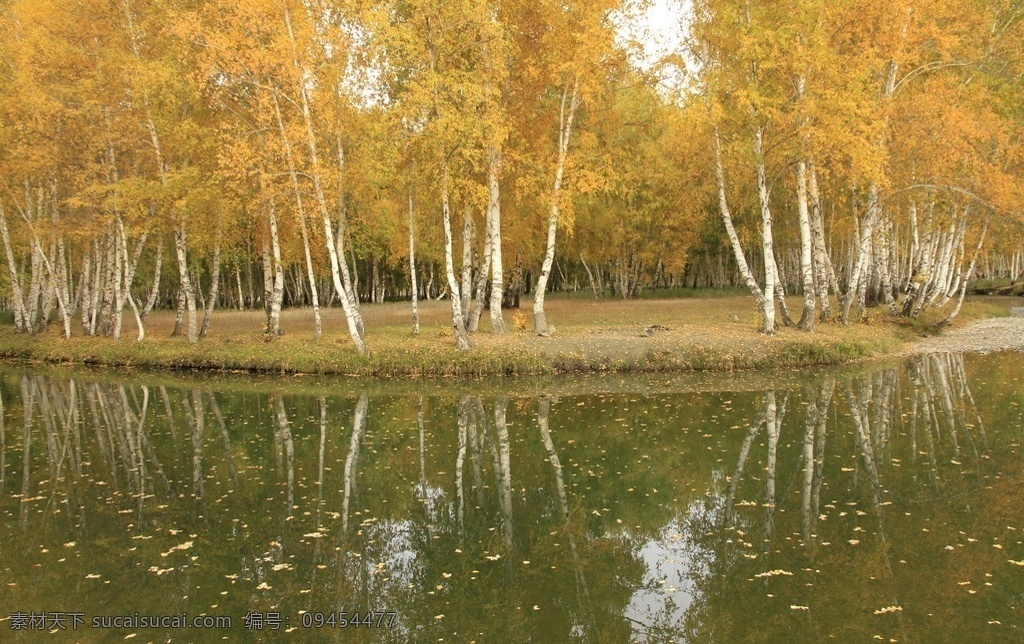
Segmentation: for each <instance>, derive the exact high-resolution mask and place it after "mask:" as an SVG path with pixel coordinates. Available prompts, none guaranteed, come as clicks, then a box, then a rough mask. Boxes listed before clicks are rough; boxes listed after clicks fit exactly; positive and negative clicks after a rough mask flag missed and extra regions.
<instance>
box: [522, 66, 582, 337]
mask: <svg viewBox="0 0 1024 644" xmlns="http://www.w3.org/2000/svg"><path fill="white" fill-rule="evenodd" d="M579 84H580V83H579V77H578V76H574V77H573V84H572V90H570V89H569V85H568V82H567V83H566V84H565V85H564V86H563V87H562V100H561V104H560V106H559V113H558V161H557V163H556V165H555V181H554V185H553V186H552V188H551V204H550V211H549V213H548V238H547V245H546V247H545V251H544V262H543V263H542V264H541V269H540V277H538V278H537V285H536V288H535V290H534V296H533V330H534V333H536V334H537V335H539V336H542V337H547V336H548V335H550V333H549V330H548V321H547V315H546V314H545V312H544V294H545V292H546V291H547V287H548V277H549V276H550V275H551V266H552V264H553V263H554V261H555V235H556V234H557V231H558V214H559V201H560V199H561V198H562V178H563V176H564V173H565V158H566V155H567V154H568V152H569V139H570V137H571V135H572V123H573V119H574V118H575V117H576V109H577V107H579ZM567 103H568V105H567Z"/></svg>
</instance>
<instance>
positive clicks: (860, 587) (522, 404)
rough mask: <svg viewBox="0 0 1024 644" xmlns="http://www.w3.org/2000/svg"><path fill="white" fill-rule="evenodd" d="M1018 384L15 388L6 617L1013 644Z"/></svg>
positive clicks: (917, 366) (1000, 368)
mask: <svg viewBox="0 0 1024 644" xmlns="http://www.w3.org/2000/svg"><path fill="white" fill-rule="evenodd" d="M1020 369H1021V367H1020V363H1019V361H1014V360H1013V359H1012V358H1010V357H1006V356H1002V357H1000V356H994V357H987V358H971V359H970V360H969V361H968V363H967V364H965V361H964V359H963V358H962V357H960V356H956V355H929V356H923V357H920V358H916V359H914V360H911V361H909V362H908V363H907V364H905V365H902V366H898V367H890V368H884V369H875V370H865V371H863V372H861V373H854V374H852V375H842V376H838V375H828V374H826V375H822V376H820V377H817V378H814V379H809V380H805V381H802V382H798V383H796V384H795V385H793V386H789V385H787V386H782V385H779V384H776V385H775V386H774V387H772V388H767V389H760V388H757V387H753V388H751V387H745V386H743V382H742V381H736V382H735V383H734V385H735V386H734V387H733V388H732V390H731V391H714V390H707V389H703V390H701V389H696V390H695V389H686V388H678V387H676V386H674V385H672V384H671V383H670V384H665V385H657V386H652V385H651V384H649V383H646V382H645V381H643V380H642V379H630V378H622V379H620V380H618V381H616V382H614V383H613V382H608V383H605V384H601V383H600V382H596V381H595V382H594V383H593V384H590V383H588V386H590V387H591V388H590V391H591V392H592V393H579V392H576V391H573V390H572V389H571V388H569V389H564V388H563V389H562V390H560V391H558V390H557V389H558V387H557V383H556V385H555V387H554V389H555V391H549V390H546V389H545V388H543V387H542V388H540V390H539V391H538V388H537V387H534V388H533V389H532V390H531V391H524V392H519V393H517V391H516V387H515V386H513V387H509V386H507V385H505V384H503V385H500V386H498V387H494V386H489V385H486V384H483V385H481V386H480V387H479V388H476V389H475V388H474V387H475V386H474V385H470V384H459V385H456V386H452V387H450V389H451V391H450V392H448V391H436V392H434V393H431V392H429V391H424V392H418V393H414V394H413V395H408V394H407V393H405V392H402V391H399V390H395V391H391V390H389V389H388V388H386V387H384V388H381V387H382V386H380V385H373V386H370V385H367V386H366V387H367V389H366V390H357V391H354V392H349V393H346V392H344V391H342V392H332V390H331V389H330V388H324V387H318V388H309V387H307V388H306V389H304V390H303V389H301V388H300V389H299V390H292V389H289V388H288V387H285V386H284V383H271V384H269V385H261V384H259V383H255V384H251V385H247V384H242V385H239V384H230V383H228V384H227V385H225V388H223V389H220V388H219V387H220V385H219V383H214V386H211V384H210V383H209V382H198V381H192V382H183V383H182V384H181V385H180V386H175V385H173V384H171V383H170V382H169V381H167V380H162V381H160V382H156V383H151V382H148V381H146V379H144V378H140V379H138V380H137V381H135V382H132V383H130V384H129V383H111V382H108V381H104V380H102V379H100V378H96V377H94V376H92V377H91V376H81V377H79V376H75V377H66V376H51V375H42V374H36V373H22V372H13V371H4V372H0V518H2V522H0V529H2V530H3V534H2V535H0V537H2V538H0V560H2V561H4V562H6V563H5V564H4V565H5V570H4V574H5V578H7V579H9V580H10V581H9V582H8V584H9V585H8V586H7V588H8V590H7V594H8V596H9V599H10V600H11V601H10V602H5V603H10V605H12V606H19V607H23V609H24V610H46V609H50V610H54V609H55V607H54V606H53V605H51V603H52V602H54V601H59V602H60V603H61V604H62V605H66V606H74V607H76V608H75V609H76V610H77V609H78V607H81V608H82V609H86V610H87V611H92V612H94V613H96V614H100V613H103V612H104V611H106V612H110V610H111V608H112V607H113V608H115V609H116V610H117V612H131V611H135V610H138V611H140V612H147V613H152V612H154V610H155V607H157V606H161V607H163V610H165V611H166V610H170V609H173V610H178V611H187V612H190V613H195V614H198V613H200V612H203V611H206V612H217V613H230V614H235V615H236V616H240V615H243V614H244V613H245V612H247V611H249V610H264V611H269V610H277V611H280V612H282V614H285V615H290V616H291V619H292V620H293V621H292V623H293V625H294V624H297V623H298V620H299V615H300V611H320V612H323V611H338V610H345V611H350V612H351V611H354V610H356V609H360V610H366V609H378V610H394V611H396V612H397V613H398V614H399V615H398V622H397V624H396V626H395V628H394V629H393V630H379V631H378V630H372V631H366V632H365V633H364V635H365V636H367V637H369V638H370V639H378V640H381V641H394V640H395V639H409V640H427V639H433V640H436V639H438V638H448V639H466V640H469V639H476V640H478V641H485V640H496V639H499V640H501V639H510V638H511V639H513V640H517V639H522V640H527V639H534V640H542V641H587V642H599V641H623V640H629V639H635V640H641V641H677V640H679V639H684V640H688V641H722V640H748V639H751V638H753V637H755V636H756V637H757V638H760V639H779V638H787V639H792V638H796V639H825V638H828V637H836V638H840V639H865V638H868V639H869V638H871V637H873V636H874V635H879V636H882V637H884V638H886V639H888V638H890V637H891V638H895V639H899V640H903V639H935V638H938V639H943V638H944V637H947V636H953V635H955V637H956V638H957V639H961V638H963V637H977V638H984V639H986V640H993V639H999V638H1000V637H1003V636H1006V637H1007V639H1012V637H1009V635H1012V634H1013V633H1016V632H1017V631H1016V630H1014V629H1017V628H1019V627H1020V620H1019V618H1018V617H1017V610H1018V605H1019V603H1020V594H1019V590H1014V589H1019V583H1018V582H1019V580H1017V581H1014V580H1015V579H1016V578H1015V577H1013V573H1014V572H1015V569H1014V565H1013V564H1012V563H1010V564H1008V563H1007V561H1008V560H1009V561H1011V562H1012V561H1022V560H1024V547H1022V546H1021V544H1020V543H1019V541H1018V540H1017V538H1015V535H1014V532H1013V530H1011V528H1017V529H1024V526H1021V525H1017V524H1019V523H1020V521H1019V519H1020V516H1019V512H1017V511H1016V507H1017V504H1016V502H1015V498H1016V496H1015V495H1016V490H1017V489H1018V488H1019V484H1021V483H1022V482H1024V474H1022V467H1021V465H1020V464H1019V463H1018V462H1017V461H1018V460H1019V459H1018V458H1017V456H1016V450H1017V448H1018V447H1019V445H1020V440H1021V438H1022V437H1021V433H1022V426H1024V423H1022V421H1021V412H1020V407H1019V401H1020V396H1021V384H1020V378H1021V373H1020ZM996 376H998V377H996ZM601 387H608V389H607V390H604V389H601ZM616 387H617V388H618V390H616ZM446 388H447V387H446ZM157 398H159V401H157ZM1015 401H1016V402H1018V405H1016V406H1015V405H1013V404H1012V403H1013V402H1015ZM179 423H183V425H182V426H184V427H186V430H187V433H186V434H185V436H186V438H185V441H184V442H182V435H183V434H182V432H181V431H180V430H181V427H179ZM208 427H209V428H214V429H215V431H207V428H208ZM19 448H20V449H19ZM513 471H514V472H515V476H514V477H513ZM17 472H20V474H21V482H20V485H18V484H15V483H14V482H13V481H14V480H15V479H16V477H17V474H16V473H17ZM9 474H10V475H11V476H9ZM982 546H984V547H982ZM55 555H57V556H55ZM108 582H109V583H108ZM967 582H969V583H967ZM961 583H963V585H960V584H961ZM971 590H973V591H975V593H973V594H972V593H970V592H969V591H971ZM211 606H217V608H216V609H211ZM168 607H170V609H169V608H168ZM883 609H884V610H883ZM69 610H70V608H69ZM932 616H934V617H932ZM940 617H941V623H942V624H944V626H939V623H940V619H939V618H940ZM239 619H240V617H239ZM943 629H945V630H943ZM128 634H129V633H128V632H125V633H122V634H121V636H126V635H128ZM309 634H311V633H309ZM320 635H324V636H325V637H327V638H328V639H331V638H333V636H334V635H337V633H326V632H324V633H320Z"/></svg>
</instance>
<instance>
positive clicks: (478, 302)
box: [468, 210, 491, 333]
mask: <svg viewBox="0 0 1024 644" xmlns="http://www.w3.org/2000/svg"><path fill="white" fill-rule="evenodd" d="M486 218H487V222H486V224H485V225H484V258H483V262H482V263H481V264H480V267H479V269H478V270H479V272H478V273H477V277H476V288H475V291H476V293H475V297H476V299H475V300H474V301H473V310H472V312H470V314H469V328H468V330H469V332H470V333H475V332H476V331H477V329H479V328H480V316H482V315H483V312H484V297H485V296H486V295H487V274H488V273H490V271H491V223H490V211H489V210H488V214H487V217H486Z"/></svg>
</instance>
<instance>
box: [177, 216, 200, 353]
mask: <svg viewBox="0 0 1024 644" xmlns="http://www.w3.org/2000/svg"><path fill="white" fill-rule="evenodd" d="M186 253H187V240H186V238H185V226H184V223H183V222H182V221H181V220H179V221H178V222H177V223H176V224H175V226H174V255H175V257H176V258H177V260H178V284H179V286H178V288H179V289H180V290H181V292H182V293H183V294H184V295H185V309H186V312H187V314H188V343H189V344H195V343H196V342H197V340H198V331H199V330H198V329H197V328H196V296H195V291H193V289H192V278H191V277H190V276H189V274H188V256H187V254H186Z"/></svg>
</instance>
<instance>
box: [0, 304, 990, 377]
mask: <svg viewBox="0 0 1024 644" xmlns="http://www.w3.org/2000/svg"><path fill="white" fill-rule="evenodd" d="M791 306H792V307H793V309H797V308H798V306H799V303H798V302H797V301H796V300H795V298H794V301H793V303H792V305H791ZM1007 307H1008V303H1007V302H1006V301H1004V300H1000V299H992V298H983V299H978V300H975V301H971V302H968V303H967V304H966V305H965V306H964V309H963V311H962V312H961V314H960V317H959V318H958V319H957V324H964V323H966V322H968V321H970V320H971V319H977V318H980V317H990V316H994V315H1004V314H1005V313H1006V310H1007ZM547 309H548V316H549V320H550V321H552V322H554V323H555V324H556V325H557V331H556V333H555V334H554V336H553V337H551V338H538V337H535V336H534V335H533V334H532V333H530V331H529V328H530V325H531V324H532V319H531V316H530V315H529V310H530V309H529V302H524V303H523V309H522V310H520V311H506V312H505V321H506V324H507V325H508V326H509V328H510V329H511V331H510V333H508V334H507V335H504V336H493V335H491V334H490V329H489V324H488V321H487V319H486V315H487V313H486V312H485V319H484V320H483V321H482V323H481V331H480V333H478V334H475V335H474V336H473V341H474V343H475V346H474V348H473V350H471V351H468V352H459V351H456V350H455V349H454V347H453V343H452V339H451V331H450V327H449V323H448V322H447V321H446V320H447V317H448V316H449V315H450V314H449V311H450V309H449V308H448V304H447V302H425V303H421V306H420V325H421V332H420V334H419V335H415V336H414V335H412V333H411V322H410V317H409V307H408V304H407V303H388V304H379V305H364V307H363V313H364V318H365V321H366V329H367V335H366V341H367V345H368V346H369V348H370V350H371V353H370V354H369V355H367V356H360V355H359V354H357V353H356V351H355V350H354V349H353V347H352V344H351V341H350V340H349V338H348V336H347V334H346V332H345V325H344V323H343V322H344V321H343V319H342V316H341V312H340V311H339V310H337V309H331V310H328V311H324V334H323V337H321V338H320V339H319V340H315V339H313V337H312V335H313V334H312V329H313V316H312V312H311V311H309V310H292V311H286V312H284V314H283V316H282V328H283V329H284V330H285V334H284V335H283V336H281V337H280V338H278V339H276V340H273V341H268V340H267V339H266V338H265V336H264V334H263V323H264V316H263V314H262V312H261V311H245V312H239V311H218V312H217V313H216V314H215V316H214V319H213V324H212V325H211V329H210V333H209V335H208V336H207V337H206V338H205V339H203V340H202V341H200V342H199V343H198V344H196V345H191V346H190V345H189V344H188V343H187V342H185V340H184V339H182V338H172V337H170V333H171V329H172V326H173V321H174V320H173V314H172V313H170V312H157V313H155V314H154V315H153V316H151V317H150V320H149V322H148V324H147V326H146V340H145V341H144V342H141V343H139V342H136V341H135V337H136V329H135V326H134V323H133V321H132V320H131V316H127V315H126V316H125V326H124V332H123V337H122V339H121V341H120V342H115V341H113V340H111V339H108V338H86V337H82V335H81V332H80V329H79V328H75V329H74V331H75V333H74V337H72V338H71V339H70V340H64V339H62V338H61V337H60V336H59V330H58V328H57V325H51V327H50V329H49V330H47V331H46V332H45V333H40V334H37V335H36V336H34V337H31V336H26V335H21V334H15V333H14V331H13V328H12V327H11V326H7V325H5V326H4V327H2V328H0V356H2V357H4V358H7V359H21V360H28V361H42V362H47V363H55V364H67V363H75V364H87V365H102V366H112V367H139V368H169V369H208V370H225V371H234V370H244V371H256V372H277V373H307V374H344V375H358V376H376V377H392V376H482V375H524V374H551V373H565V372H669V371H673V372H674V371H734V370H749V369H786V368H800V367H807V366H820V365H835V364H842V363H846V362H851V361H855V360H860V359H865V358H872V357H883V356H885V355H889V354H891V353H894V352H895V351H897V350H898V349H899V348H900V347H901V346H902V345H903V344H905V343H906V342H909V341H912V340H913V339H915V338H917V337H919V335H920V333H921V332H922V330H924V329H927V324H928V322H929V321H928V320H925V321H921V322H919V323H917V324H915V325H908V324H906V323H902V322H900V321H894V320H891V319H889V318H888V316H886V315H884V314H883V313H882V312H881V311H871V312H869V317H868V323H867V324H856V325H851V326H845V327H844V326H842V325H839V324H835V323H829V324H820V325H819V326H818V329H817V331H815V332H814V333H805V332H802V331H797V330H795V329H788V328H783V329H780V331H779V333H777V334H776V335H775V336H772V337H765V336H763V335H761V334H759V333H758V332H757V315H756V312H755V310H754V308H753V301H752V299H751V298H749V297H741V296H722V297H712V298H699V299H698V298H683V299H678V298H677V299H648V300H641V301H630V302H624V301H607V300H606V301H595V300H582V299H576V298H553V299H551V300H549V302H548V306H547ZM796 314H797V313H796V312H795V313H794V315H796ZM651 327H656V328H654V329H653V330H650V331H648V329H651Z"/></svg>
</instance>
